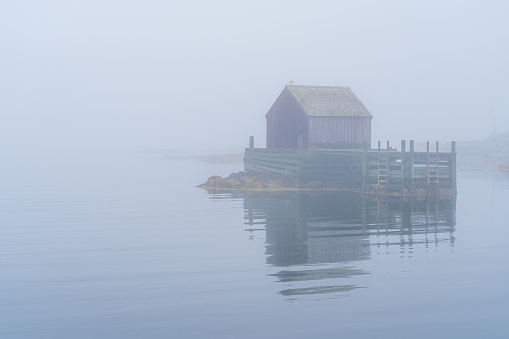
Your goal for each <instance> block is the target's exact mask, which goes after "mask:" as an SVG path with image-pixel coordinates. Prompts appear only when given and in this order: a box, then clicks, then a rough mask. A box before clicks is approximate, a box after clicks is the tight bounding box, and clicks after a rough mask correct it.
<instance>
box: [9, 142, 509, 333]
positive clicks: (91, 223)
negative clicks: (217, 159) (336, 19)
mask: <svg viewBox="0 0 509 339" xmlns="http://www.w3.org/2000/svg"><path fill="white" fill-rule="evenodd" d="M241 169H242V164H211V163H203V162H199V161H197V160H194V159H191V158H187V157H182V156H181V155H179V154H174V155H172V156H171V157H169V156H168V155H167V154H164V153H134V152H133V153H126V154H117V153H113V154H91V155H88V156H82V155H79V154H67V153H66V154H55V153H52V154H49V153H48V154H44V155H43V154H34V155H31V156H27V155H15V154H10V155H9V154H7V155H6V156H5V161H4V165H3V166H2V168H1V169H0V174H1V177H2V179H1V181H0V182H1V187H0V188H1V189H0V272H1V274H0V337H1V338H55V337H65V338H91V337H94V338H140V337H145V338H198V337H218V338H224V337H231V338H238V337H245V338H260V337H264V338H276V337H289V338H292V337H293V338H308V337H311V336H313V337H324V338H327V337H329V338H336V337H338V336H340V335H341V336H343V337H350V338H372V337H375V336H376V337H378V338H386V337H387V338H403V337H405V338H408V337H412V338H429V337H435V338H451V337H462V338H478V337H489V338H506V337H509V326H507V319H508V316H509V311H508V310H509V288H507V286H509V270H508V265H507V262H509V249H508V246H507V239H508V236H509V228H508V222H507V217H506V214H507V213H506V211H507V206H508V205H509V204H508V199H507V197H508V194H509V177H508V176H506V175H501V174H495V173H489V172H484V173H481V172H461V171H460V173H459V176H458V191H459V194H458V196H457V199H449V200H439V201H436V200H432V199H431V200H415V199H414V200H412V199H409V200H401V199H367V198H365V197H362V196H360V195H357V194H354V193H349V192H326V193H311V192H300V193H296V192H286V193H275V194H241V193H231V192H214V193H209V192H207V191H205V190H202V189H199V188H195V187H194V186H195V185H197V184H199V183H201V182H203V181H205V180H206V178H207V177H208V176H210V175H212V174H218V175H227V174H229V173H230V172H233V171H238V170H241Z"/></svg>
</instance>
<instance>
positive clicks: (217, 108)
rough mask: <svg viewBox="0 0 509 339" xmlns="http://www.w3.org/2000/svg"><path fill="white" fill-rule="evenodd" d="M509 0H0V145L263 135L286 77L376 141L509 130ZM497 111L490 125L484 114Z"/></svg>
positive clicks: (206, 146) (209, 145)
mask: <svg viewBox="0 0 509 339" xmlns="http://www.w3.org/2000/svg"><path fill="white" fill-rule="evenodd" d="M507 13H509V2H507V1H419V2H417V1H274V0H272V1H260V0H258V1H162V0H160V1H147V0H145V1H141V0H140V1H107V0H100V1H92V0H87V1H80V0H72V1H68V0H63V1H43V0H41V1H2V3H1V5H0V151H2V150H3V151H19V152H22V151H25V150H29V149H31V150H37V149H45V150H52V149H54V150H67V149H76V150H80V149H107V150H115V149H133V150H145V149H188V150H194V151H217V152H221V151H228V152H235V151H237V152H242V151H243V148H244V147H246V146H247V144H248V136H249V135H255V137H256V146H258V147H264V146H265V114H266V113H267V111H268V110H269V108H270V106H271V105H272V103H273V102H274V101H275V99H276V98H277V96H278V95H279V93H280V92H281V90H282V89H283V88H284V86H285V84H287V83H288V82H289V81H290V80H291V79H293V80H294V81H295V84H297V85H332V86H350V87H351V88H352V89H353V91H354V92H355V93H356V94H357V96H358V97H359V98H360V99H361V101H362V102H363V103H364V104H365V106H366V107H367V108H368V110H369V111H370V112H371V113H372V114H373V116H374V118H373V121H372V130H373V143H374V142H375V141H376V140H387V139H389V140H400V139H410V138H413V139H415V140H418V141H425V140H432V141H434V140H440V141H443V142H447V141H450V140H465V139H482V138H484V137H486V136H489V135H490V134H491V133H493V131H494V129H495V130H496V132H509V96H508V93H509V20H507ZM494 122H495V125H494Z"/></svg>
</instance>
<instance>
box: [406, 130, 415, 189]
mask: <svg viewBox="0 0 509 339" xmlns="http://www.w3.org/2000/svg"><path fill="white" fill-rule="evenodd" d="M408 166H410V191H412V192H413V191H414V169H415V166H414V141H413V140H410V157H409V159H408Z"/></svg>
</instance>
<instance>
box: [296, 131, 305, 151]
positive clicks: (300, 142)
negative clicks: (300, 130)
mask: <svg viewBox="0 0 509 339" xmlns="http://www.w3.org/2000/svg"><path fill="white" fill-rule="evenodd" d="M297 148H298V149H303V148H304V136H303V135H302V134H299V138H298V143H297Z"/></svg>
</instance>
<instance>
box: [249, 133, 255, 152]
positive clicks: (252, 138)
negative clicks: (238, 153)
mask: <svg viewBox="0 0 509 339" xmlns="http://www.w3.org/2000/svg"><path fill="white" fill-rule="evenodd" d="M253 148H254V135H251V136H250V137H249V149H250V150H252V149H253Z"/></svg>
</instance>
